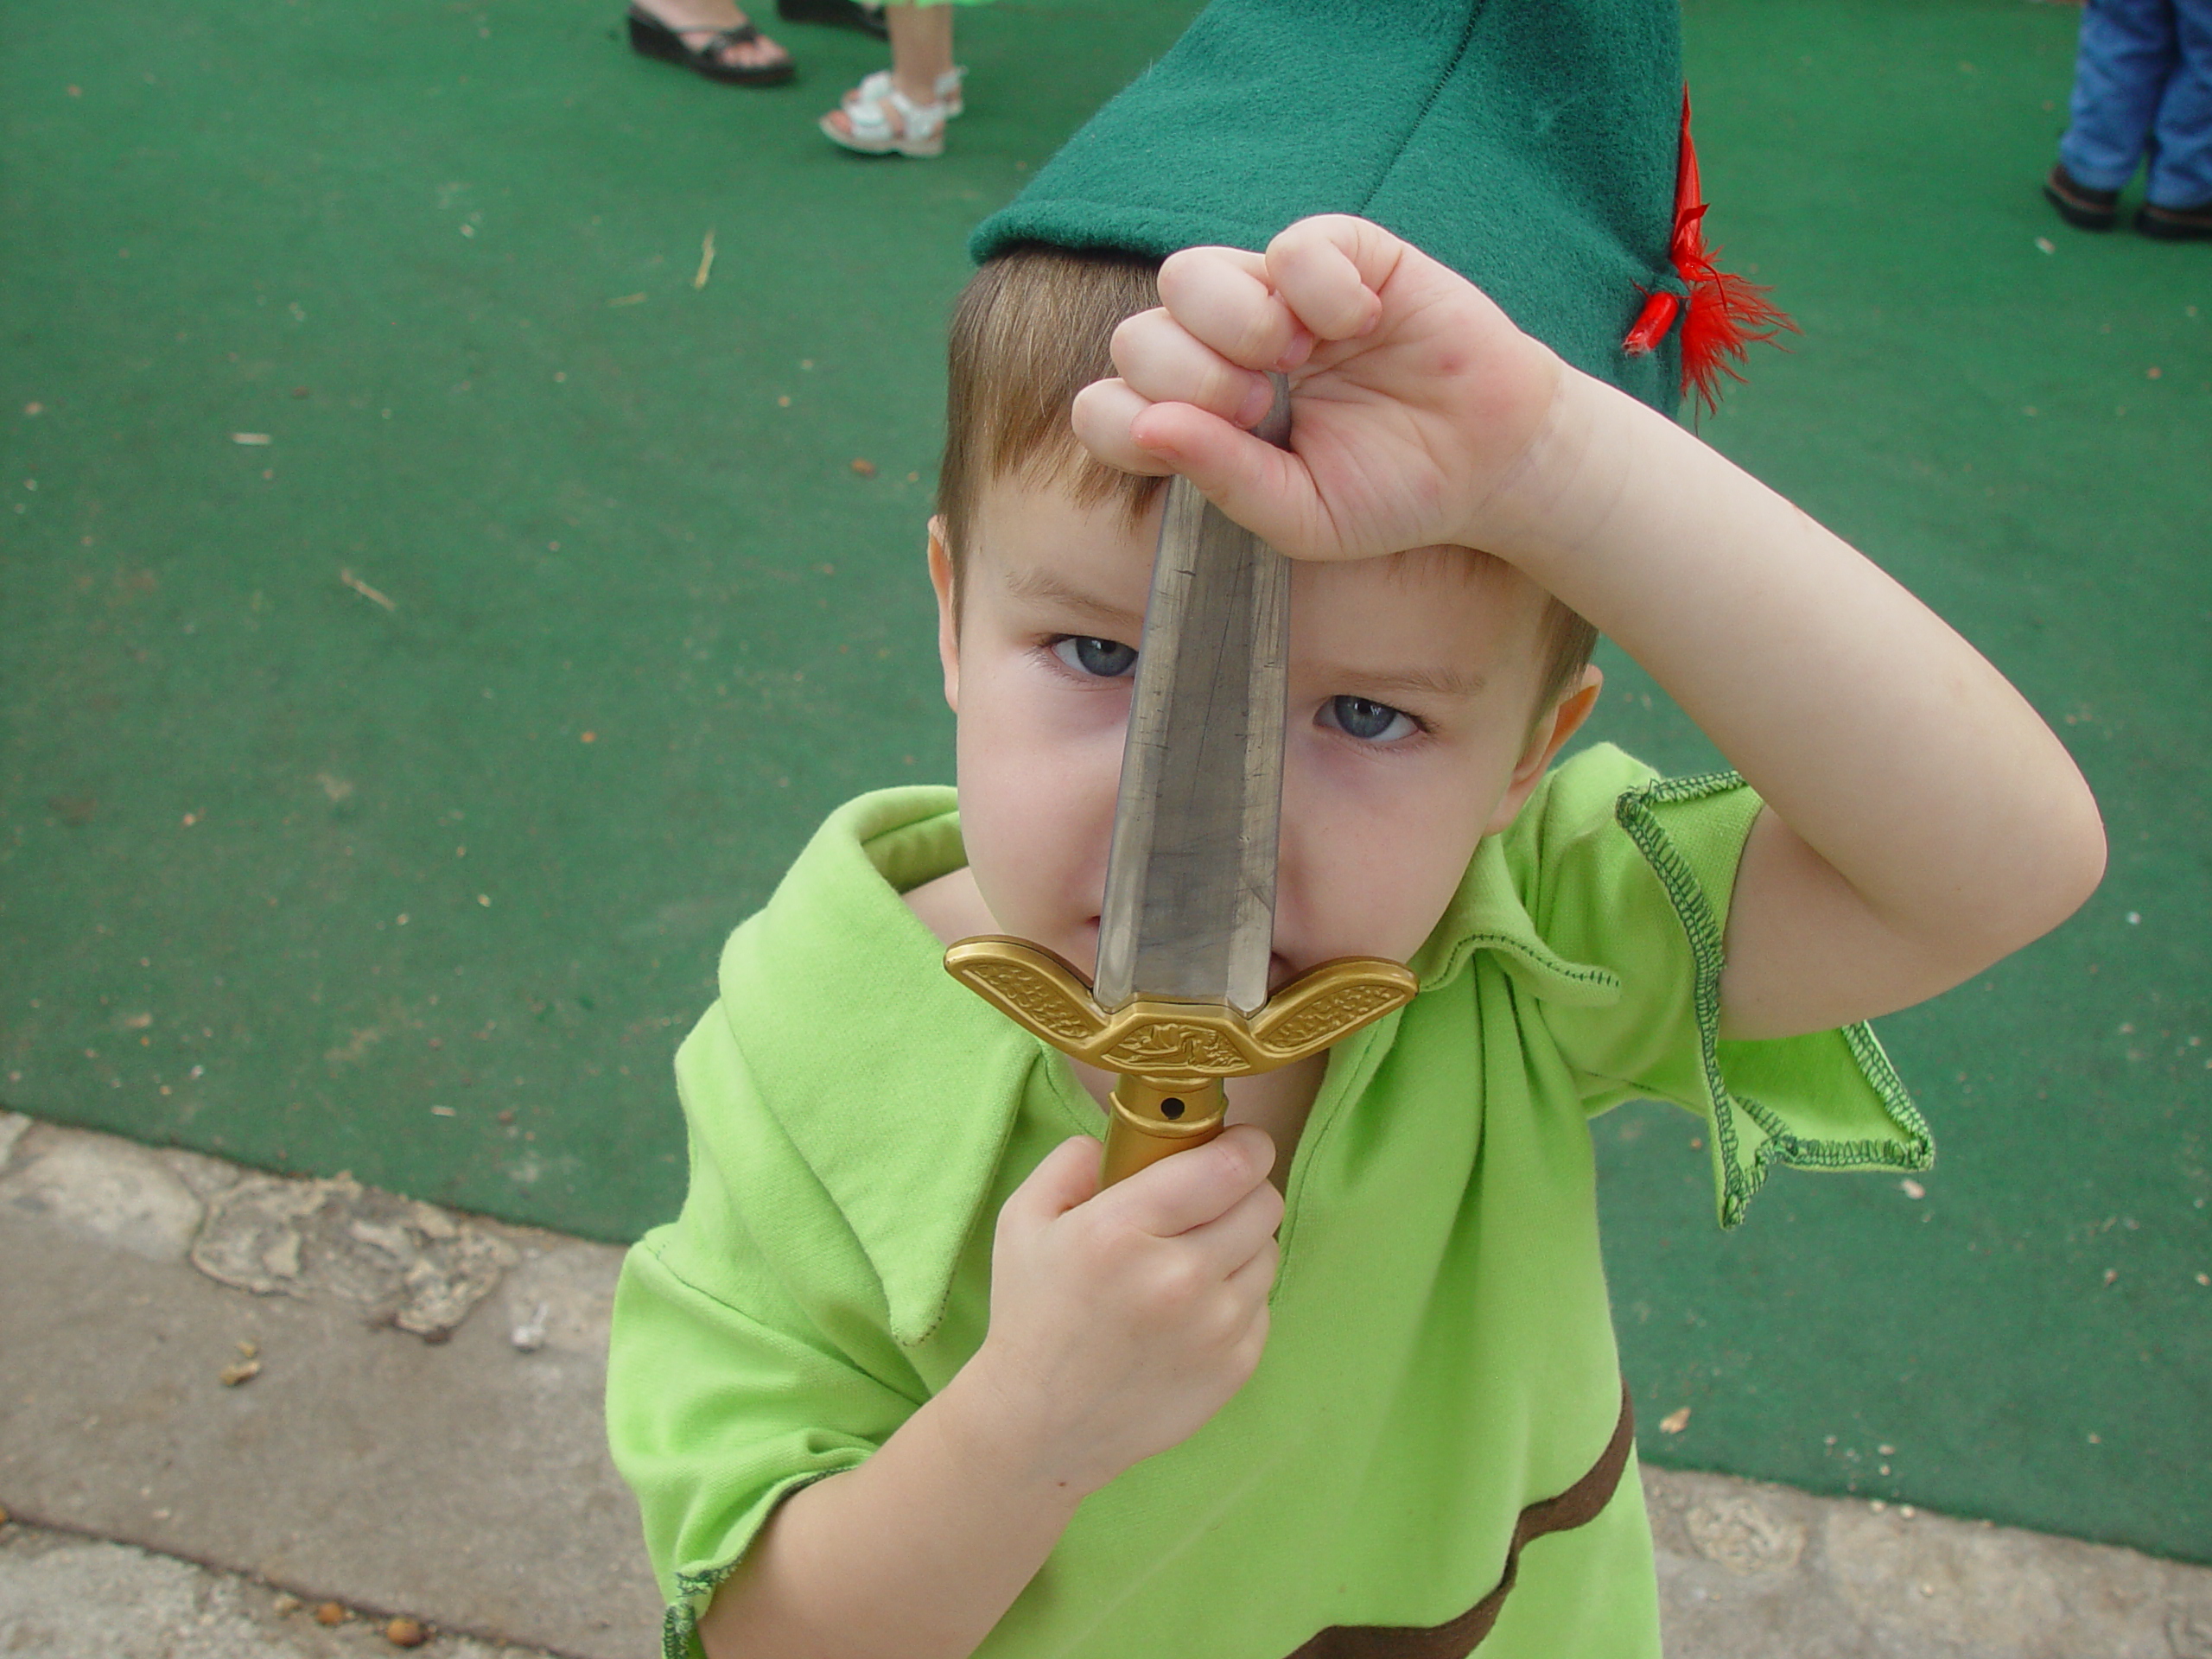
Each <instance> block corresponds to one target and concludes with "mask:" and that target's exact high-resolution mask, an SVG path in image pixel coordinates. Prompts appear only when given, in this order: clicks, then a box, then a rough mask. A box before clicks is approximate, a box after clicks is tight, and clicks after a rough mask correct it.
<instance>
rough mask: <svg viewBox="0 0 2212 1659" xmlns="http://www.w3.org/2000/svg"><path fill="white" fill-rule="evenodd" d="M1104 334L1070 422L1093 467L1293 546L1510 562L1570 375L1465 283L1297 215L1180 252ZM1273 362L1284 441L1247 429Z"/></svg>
mask: <svg viewBox="0 0 2212 1659" xmlns="http://www.w3.org/2000/svg"><path fill="white" fill-rule="evenodd" d="M1160 299H1161V301H1162V302H1163V304H1162V305H1161V306H1160V308H1159V309H1157V310H1153V311H1147V312H1143V313H1141V314H1140V315H1136V316H1134V317H1131V318H1129V319H1128V321H1126V322H1124V323H1122V326H1121V327H1120V328H1118V329H1117V330H1116V332H1115V335H1114V366H1115V367H1116V368H1117V369H1118V370H1120V371H1121V374H1120V378H1116V379H1112V380H1100V381H1097V382H1096V383H1094V384H1093V385H1089V386H1086V387H1085V388H1084V390H1083V391H1082V392H1080V393H1079V394H1078V395H1077V397H1076V401H1075V430H1076V435H1077V437H1079V438H1080V439H1081V440H1082V441H1083V442H1084V444H1085V445H1086V446H1087V447H1088V448H1090V450H1091V452H1092V453H1093V454H1096V456H1097V457H1098V458H1099V459H1100V460H1102V461H1105V462H1106V463H1107V464H1108V465H1109V466H1113V467H1120V468H1122V470H1123V471H1125V472H1133V473H1150V474H1164V473H1181V474H1184V475H1185V476H1186V477H1187V478H1189V479H1190V480H1191V481H1192V483H1193V484H1195V485H1197V486H1198V488H1199V489H1200V490H1202V491H1204V492H1205V494H1206V495H1207V496H1208V497H1209V498H1210V499H1211V500H1212V501H1213V502H1214V503H1215V504H1216V505H1217V506H1219V507H1220V508H1221V509H1222V511H1223V512H1226V513H1227V514H1228V515H1229V516H1230V518H1234V519H1235V520H1236V522H1237V523H1239V524H1243V525H1244V526H1245V527H1246V528H1248V529H1249V530H1251V531H1255V532H1256V533H1257V534H1259V535H1261V536H1262V537H1265V538H1266V539H1267V540H1268V541H1269V542H1270V543H1273V544H1274V546H1275V547H1276V548H1278V549H1279V550H1281V551H1282V552H1284V553H1287V554H1289V555H1291V556H1294V557H1297V558H1308V559H1353V558H1369V557H1373V556H1376V555H1380V554H1386V553H1395V552H1400V551H1402V550H1405V549H1408V548H1414V547H1429V546H1435V545H1440V544H1443V545H1452V546H1473V547H1480V548H1483V549H1484V550H1486V551H1489V552H1492V553H1497V554H1498V555H1500V556H1503V557H1507V558H1510V557H1512V556H1513V555H1514V553H1515V551H1516V543H1517V542H1518V541H1519V540H1520V539H1521V538H1522V537H1525V536H1527V535H1529V533H1531V531H1533V529H1534V528H1535V525H1534V524H1532V522H1531V520H1532V519H1533V518H1537V517H1541V514H1542V510H1543V508H1544V507H1545V506H1546V505H1548V504H1547V503H1543V502H1541V500H1539V501H1537V502H1535V503H1533V504H1532V503H1531V502H1530V501H1529V500H1528V499H1524V498H1525V497H1526V496H1528V495H1529V494H1530V493H1531V492H1530V491H1529V489H1527V488H1526V487H1524V486H1529V485H1531V484H1535V486H1536V492H1537V493H1541V490H1542V489H1543V487H1544V486H1542V484H1541V482H1540V481H1538V480H1533V479H1532V478H1531V477H1530V474H1531V473H1532V471H1533V470H1534V468H1533V467H1532V465H1531V463H1532V460H1533V458H1534V454H1535V450H1536V449H1537V448H1539V440H1540V439H1541V437H1543V436H1544V435H1545V429H1546V426H1547V423H1548V420H1549V418H1550V417H1551V416H1552V413H1553V410H1554V403H1555V401H1556V400H1557V398H1558V397H1559V393H1560V389H1561V385H1562V383H1563V382H1564V381H1565V380H1566V379H1567V378H1568V375H1569V371H1568V370H1567V367H1566V365H1563V364H1562V363H1561V362H1560V360H1559V359H1558V358H1556V357H1555V356H1554V355H1553V354H1552V353H1551V352H1550V351H1549V350H1548V349H1547V348H1546V347H1545V346H1542V345H1541V344H1539V343H1538V342H1537V341H1536V340H1532V339H1531V338H1529V336H1528V335H1527V334H1522V332H1521V331H1520V330H1519V329H1517V328H1516V327H1514V326H1513V324H1512V322H1511V321H1510V320H1508V318H1507V317H1506V315H1505V314H1504V312H1503V311H1501V310H1499V309H1498V308H1497V306H1496V305H1495V304H1493V303H1491V301H1490V299H1489V298H1488V297H1487V296H1484V294H1483V293H1482V292H1481V290H1479V289H1477V288H1476V287H1475V286H1474V284H1472V283H1470V282H1468V281H1467V280H1466V279H1465V277H1461V276H1459V274H1458V273H1457V272H1456V271H1453V270H1450V269H1449V268H1448V267H1446V266H1444V265H1441V264H1438V263H1437V262H1436V261H1435V260H1433V259H1432V258H1430V257H1428V256H1427V254H1425V253H1423V252H1421V250H1420V249H1418V248H1416V247H1414V246H1413V245H1411V244H1410V243H1408V242H1404V241H1402V240H1400V239H1399V238H1397V237H1395V236H1393V235H1392V234H1391V233H1390V232H1388V231H1386V230H1384V229H1383V227H1382V226H1379V225H1373V224H1370V223H1369V222H1368V221H1367V220H1365V219H1353V218H1350V217H1348V216H1346V215H1344V214H1329V215H1325V216H1323V217H1321V218H1317V219H1300V221H1299V222H1298V223H1297V224H1295V225H1293V226H1291V227H1290V228H1289V229H1288V230H1287V231H1285V232H1282V234H1281V235H1280V236H1278V237H1276V238H1275V239H1274V241H1273V242H1271V243H1269V244H1268V251H1267V252H1266V253H1265V254H1253V253H1247V252H1244V251H1242V250H1240V249H1236V248H1189V249H1185V251H1182V252H1180V253H1177V254H1173V255H1172V256H1170V257H1169V258H1168V259H1167V261H1166V264H1164V265H1162V266H1161V267H1160ZM1269 371H1276V372H1284V373H1287V374H1288V376H1289V377H1290V385H1291V437H1290V442H1291V447H1290V449H1289V450H1288V451H1287V452H1286V451H1284V450H1281V449H1278V448H1274V446H1273V445H1272V444H1268V443H1266V442H1262V441H1261V440H1260V439H1258V438H1255V437H1254V436H1252V435H1251V434H1250V432H1249V430H1248V429H1249V427H1251V426H1252V425H1254V424H1255V423H1256V422H1257V421H1258V420H1259V419H1260V417H1261V416H1262V415H1263V414H1265V413H1266V412H1267V408H1268V397H1269V393H1268V380H1267V374H1268V372H1269Z"/></svg>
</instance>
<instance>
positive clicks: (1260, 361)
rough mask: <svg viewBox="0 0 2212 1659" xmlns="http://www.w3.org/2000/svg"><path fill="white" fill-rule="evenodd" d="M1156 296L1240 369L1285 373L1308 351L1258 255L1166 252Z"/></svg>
mask: <svg viewBox="0 0 2212 1659" xmlns="http://www.w3.org/2000/svg"><path fill="white" fill-rule="evenodd" d="M1160 300H1161V301H1162V302H1163V303H1164V306H1165V308H1166V311H1167V313H1169V314H1170V315H1173V318H1174V320H1175V321H1176V322H1177V323H1179V324H1180V325H1181V326H1182V327H1184V328H1185V329H1187V330H1189V331H1190V333H1191V334H1192V336H1193V337H1194V338H1196V339H1198V340H1200V341H1202V342H1204V343H1205V345H1207V346H1211V347H1212V348H1213V349H1214V350H1215V351H1217V352H1218V353H1221V355H1222V356H1223V357H1224V358H1226V359H1229V360H1230V362H1232V363H1235V364H1238V365H1242V366H1243V367H1244V368H1247V369H1256V370H1262V371H1265V370H1268V369H1275V370H1285V371H1287V370H1289V369H1293V368H1295V367H1297V366H1298V365H1300V363H1303V362H1304V361H1305V360H1306V355H1307V353H1309V352H1310V351H1311V350H1312V349H1313V337H1312V336H1311V335H1310V334H1307V333H1306V329H1305V327H1303V326H1302V325H1301V324H1300V321H1299V319H1298V318H1297V317H1296V316H1295V315H1292V311H1291V308H1289V307H1287V306H1286V305H1285V304H1284V303H1283V302H1282V301H1281V299H1279V298H1278V297H1277V296H1276V295H1275V292H1274V289H1273V288H1272V287H1270V286H1269V284H1268V275H1267V261H1266V259H1265V258H1264V257H1262V256H1261V255H1259V254H1256V253H1246V252H1244V251H1243V250H1242V249H1239V248H1185V250H1184V251H1182V252H1180V253H1175V254H1170V255H1169V256H1168V257H1167V260H1166V263H1165V264H1162V265H1161V266H1160ZM1119 360H1120V359H1119V358H1118V357H1117V358H1116V361H1117V362H1118V361H1119ZM1123 372H1124V373H1126V372H1128V371H1127V370H1124V371H1123Z"/></svg>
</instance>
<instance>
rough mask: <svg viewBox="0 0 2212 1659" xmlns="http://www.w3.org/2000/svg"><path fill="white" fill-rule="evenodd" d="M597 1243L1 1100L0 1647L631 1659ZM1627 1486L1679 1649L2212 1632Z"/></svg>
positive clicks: (1988, 1539)
mask: <svg viewBox="0 0 2212 1659" xmlns="http://www.w3.org/2000/svg"><path fill="white" fill-rule="evenodd" d="M620 1257H621V1253H620V1250H618V1249H614V1248H613V1247H611V1246H607V1245H602V1244H594V1243H586V1242H583V1241H581V1240H577V1239H572V1238H565V1237H562V1236H558V1235H555V1234H550V1233H541V1232H534V1231H531V1230H528V1229H524V1228H514V1227H506V1226H503V1225H500V1224H497V1223H493V1222H488V1221H485V1220H482V1219H480V1218H477V1217H467V1216H461V1215H455V1214H452V1213H449V1212H445V1211H437V1210H435V1209H433V1208H431V1207H430V1206H429V1205H420V1204H416V1203H413V1202H411V1201H410V1200H406V1199H404V1198H397V1197H396V1196H394V1195H391V1194H389V1193H384V1192H377V1191H375V1190H374V1189H372V1188H365V1187H362V1186H359V1185H356V1184H354V1183H353V1182H352V1181H350V1180H346V1179H337V1180H323V1181H309V1180H291V1179H279V1178H276V1177H271V1176H265V1175H261V1174H257V1173H253V1172H250V1171H246V1170H242V1169H238V1168H237V1167H235V1166H231V1165H227V1164H224V1163H220V1162H219V1161H217V1160H212V1159H208V1158H203V1157H200V1156H197V1155H195V1154H188V1153H180V1152H168V1151H156V1150H149V1149H148V1148H145V1147H139V1146H137V1145H135V1144H133V1143H131V1142H129V1141H118V1140H115V1139H113V1138H111V1137H109V1136H105V1135H89V1134H85V1133H82V1132H79V1131H74V1130H66V1129H61V1128H54V1127H52V1126H49V1125H45V1124H39V1123H34V1122H30V1121H29V1120H28V1119H25V1118H22V1117H20V1116H13V1115H8V1114H0V1262H5V1264H6V1269H5V1272H4V1274H0V1506H4V1507H5V1510H6V1511H7V1512H8V1514H9V1516H10V1517H11V1518H12V1524H8V1523H0V1653H4V1654H7V1655H9V1656H10V1659H89V1656H92V1655H94V1654H98V1655H100V1656H102V1659H142V1656H143V1659H218V1656H222V1659H346V1656H360V1655H365V1654H369V1653H372V1652H389V1651H390V1650H391V1647H392V1645H393V1642H392V1639H391V1637H398V1638H402V1639H404V1640H413V1639H415V1638H416V1637H417V1636H418V1635H419V1636H421V1637H423V1640H424V1642H425V1645H423V1646H422V1647H421V1649H420V1650H421V1651H423V1653H425V1654H428V1655H431V1656H435V1659H486V1655H487V1654H488V1653H489V1652H490V1651H491V1649H492V1648H493V1646H495V1645H502V1644H513V1645H512V1646H509V1647H508V1649H507V1650H508V1651H510V1652H512V1651H514V1649H515V1647H521V1648H525V1649H536V1650H538V1651H542V1652H544V1653H547V1654H553V1655H563V1656H571V1659H651V1656H652V1655H655V1654H657V1653H658V1650H659V1641H658V1635H659V1605H658V1598H657V1596H656V1595H655V1593H654V1591H653V1586H652V1580H651V1578H650V1576H649V1575H648V1573H646V1571H645V1560H644V1554H643V1551H642V1549H641V1548H640V1546H639V1541H638V1533H637V1514H636V1510H635V1507H634V1506H633V1505H632V1503H631V1501H630V1498H629V1495H628V1493H627V1492H626V1491H625V1490H624V1488H623V1486H622V1484H621V1482H620V1479H619V1478H617V1477H616V1475H615V1473H614V1471H613V1467H612V1466H611V1465H610V1464H609V1463H608V1461H607V1453H606V1450H605V1446H604V1441H603V1439H602V1436H601V1423H600V1394H601V1388H602V1386H603V1383H604V1379H605V1368H606V1359H605V1356H606V1342H607V1309H608V1306H609V1303H610V1299H611V1296H612V1293H613V1283H614V1276H615V1273H616V1270H617V1268H618V1266H619V1264H620ZM1646 1485H1647V1489H1648V1491H1649V1496H1650V1499H1651V1505H1652V1514H1653V1522H1654V1526H1655V1529H1656V1535H1657V1538H1658V1542H1659V1548H1660V1577H1661V1587H1662V1596H1663V1599H1664V1609H1665V1618H1666V1624H1667V1630H1668V1646H1669V1651H1670V1652H1672V1653H1674V1654H1676V1655H1680V1656H1685V1659H1688V1656H1697V1659H1737V1656H1743V1659H1751V1656H1757V1659H1772V1656H1775V1655H1777V1654H1787V1655H1790V1656H1794V1659H1920V1656H1928V1659H1936V1656H1941V1659H1999V1656H2003V1659H2046V1656H2047V1659H2061V1656H2063V1659H2076V1656H2082V1655H2097V1656H2108V1659H2212V1569H2207V1568H2201V1567H2186V1566H2182V1565H2178V1564H2176V1563H2173V1562H2168V1561H2161V1560H2154V1559H2152V1558H2150V1557H2147V1556H2143V1555H2139V1554H2133V1553H2131V1552H2129V1551H2126V1550H2120V1549H2112V1548H2101V1547H2097V1546H2094V1545H2088V1544H2083V1543H2078V1542H2075V1541H2071V1540H2068V1539H2058V1538H2048V1537H2044V1536H2040V1535H2035V1534H2031V1533H2024V1532H2018V1531H2013V1530H2009V1529H2001V1528H1996V1527H1992V1526H1989V1525H1987V1524H1986V1523H1981V1522H1962V1521H1955V1520H1950V1519H1946V1518H1943V1517H1940V1516H1930V1515H1927V1514H1924V1513H1916V1512H1915V1511H1914V1510H1912V1509H1910V1508H1909V1507H1902V1508H1901V1507H1896V1506H1891V1507H1887V1508H1885V1507H1884V1506H1881V1505H1879V1504H1871V1503H1857V1502H1840V1501H1834V1500H1829V1499H1822V1498H1815V1497H1808V1496H1807V1495H1805V1494H1803V1493H1801V1492H1796V1491H1788V1490H1786V1489H1783V1488H1778V1487H1771V1486H1761V1485H1757V1484H1751V1483H1748V1482H1744V1481H1736V1480H1729V1479H1725V1478H1719V1477H1716V1476H1707V1475H1686V1474H1679V1473H1674V1472H1669V1471H1647V1473H1646ZM326 1605H327V1606H326ZM319 1608H320V1609H324V1610H325V1611H324V1616H325V1617H326V1618H334V1619H336V1620H337V1621H338V1622H336V1623H334V1624H322V1623H319V1622H318V1621H317V1619H316V1618H315V1611H316V1610H317V1609H319ZM394 1619H402V1620H406V1621H412V1622H413V1624H414V1625H417V1626H419V1627H420V1630H419V1631H418V1630H416V1629H415V1628H411V1627H410V1624H405V1623H403V1624H397V1625H393V1624H391V1621H392V1620H394ZM387 1630H390V1631H391V1637H387V1635H386V1634H385V1632H386V1631H387ZM1163 1659H1185V1656H1163ZM1188 1659H1205V1656H1188Z"/></svg>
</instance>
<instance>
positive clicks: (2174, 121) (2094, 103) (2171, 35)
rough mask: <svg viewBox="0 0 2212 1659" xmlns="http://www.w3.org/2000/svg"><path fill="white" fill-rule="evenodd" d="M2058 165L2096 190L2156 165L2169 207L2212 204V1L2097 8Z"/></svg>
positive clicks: (2086, 21)
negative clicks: (2146, 163)
mask: <svg viewBox="0 0 2212 1659" xmlns="http://www.w3.org/2000/svg"><path fill="white" fill-rule="evenodd" d="M2069 113H2070V114H2071V115H2072V117H2073V124H2072V125H2071V126H2069V127H2068V128H2067V130H2066V137H2064V138H2063V139H2061V140H2060V141H2059V145H2058V159H2059V160H2060V161H2061V162H2063V163H2065V167H2066V170H2067V171H2068V172H2069V173H2070V174H2072V175H2074V177H2075V180H2077V181H2079V182H2081V183H2082V184H2085V185H2087V186H2088V188H2090V189H2092V190H2118V189H2120V188H2122V187H2123V186H2125V185H2126V183H2127V181H2129V180H2130V179H2132V178H2133V177H2134V176H2135V168H2136V166H2137V164H2138V163H2139V162H2143V161H2145V160H2146V159H2147V160H2148V161H2149V162H2150V165H2151V177H2150V182H2149V187H2148V188H2147V189H2146V190H2145V195H2146V197H2147V198H2148V199H2149V200H2151V201H2152V202H2154V203H2156V204H2157V205H2158V207H2177V208H2196V207H2205V206H2207V205H2208V204H2212V0H2088V9H2087V10H2084V11H2083V13H2082V48H2081V52H2080V55H2079V56H2078V57H2077V58H2076V59H2075V66H2074V100H2073V104H2072V106H2071V109H2070V111H2069Z"/></svg>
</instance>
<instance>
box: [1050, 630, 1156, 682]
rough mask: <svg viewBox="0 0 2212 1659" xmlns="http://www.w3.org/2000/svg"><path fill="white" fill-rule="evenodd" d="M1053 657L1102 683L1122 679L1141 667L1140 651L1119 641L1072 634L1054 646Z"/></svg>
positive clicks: (1057, 640)
mask: <svg viewBox="0 0 2212 1659" xmlns="http://www.w3.org/2000/svg"><path fill="white" fill-rule="evenodd" d="M1052 654H1053V655H1054V656H1055V657H1058V658H1059V659H1060V660H1061V661H1062V662H1064V663H1065V664H1067V665H1068V666H1069V667H1070V668H1072V669H1075V670H1077V671H1079V672H1082V673H1084V674H1090V675H1095V676H1096V677H1098V678H1099V679H1102V680H1114V679H1119V678H1120V677H1122V675H1124V674H1126V673H1128V671H1130V670H1131V669H1133V668H1135V666H1136V665H1137V652H1136V647H1135V646H1134V645H1123V644H1122V642H1121V641H1120V640H1118V639H1091V638H1090V637H1089V636H1087V635H1083V634H1072V633H1071V634H1069V635H1067V636H1066V637H1065V638H1064V639H1056V640H1054V641H1053V642H1052Z"/></svg>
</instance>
